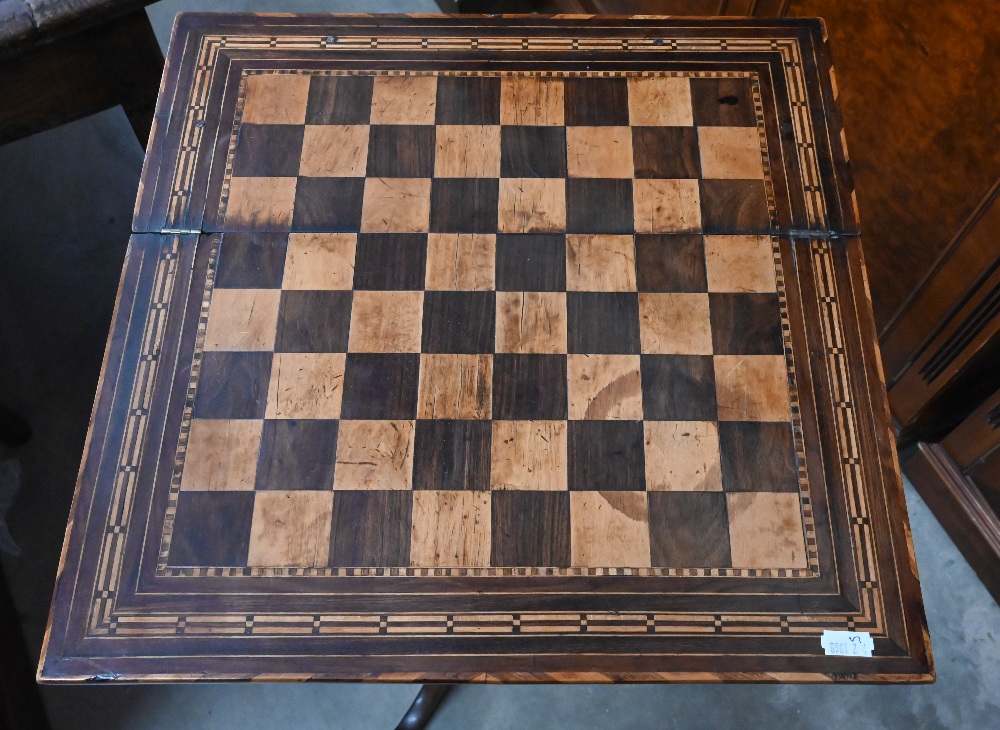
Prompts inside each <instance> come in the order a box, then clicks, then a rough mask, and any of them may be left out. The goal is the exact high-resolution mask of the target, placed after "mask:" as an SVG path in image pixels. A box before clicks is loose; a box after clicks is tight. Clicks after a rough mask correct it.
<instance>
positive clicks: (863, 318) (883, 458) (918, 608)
mask: <svg viewBox="0 0 1000 730" xmlns="http://www.w3.org/2000/svg"><path fill="white" fill-rule="evenodd" d="M847 246H848V248H847V258H848V263H849V264H850V266H851V273H852V276H851V277H850V278H849V280H848V283H849V284H851V283H853V287H852V290H851V293H852V299H853V301H854V306H855V309H856V311H857V313H858V317H857V324H858V327H857V328H856V330H853V329H852V333H854V332H856V334H857V335H858V336H859V338H858V339H859V342H858V344H860V346H861V355H862V361H863V370H862V373H861V375H862V376H863V377H864V378H865V380H866V381H867V384H866V385H867V387H858V388H857V389H856V390H857V392H858V393H859V394H860V395H862V397H867V404H866V405H867V409H866V411H867V413H868V414H869V421H870V424H869V425H870V427H871V428H872V430H873V432H872V436H873V437H874V441H875V443H876V444H877V446H878V453H879V455H880V458H879V460H878V464H877V465H872V464H871V462H872V460H871V459H869V460H868V464H869V467H873V466H874V467H877V469H878V471H879V473H880V482H881V485H882V489H881V492H882V494H884V496H885V500H886V505H887V509H886V512H887V514H888V515H889V520H888V522H889V527H890V530H891V535H892V537H891V539H890V540H889V541H882V544H881V545H880V547H882V548H883V549H884V550H891V551H892V560H893V562H894V564H895V566H896V570H897V579H898V581H899V583H898V587H899V590H898V591H897V595H898V598H899V600H900V602H901V611H902V614H903V617H902V618H903V621H904V627H903V628H904V630H905V635H904V637H902V638H903V639H904V641H903V642H902V645H903V647H904V648H905V650H906V651H907V653H908V654H909V655H910V657H911V658H912V659H913V660H914V661H915V662H918V663H921V664H923V665H924V666H925V667H926V674H927V675H928V676H929V677H930V678H931V680H932V681H933V678H934V677H935V675H936V670H935V666H934V655H933V650H932V648H931V641H930V630H929V628H928V625H927V615H926V612H925V610H924V604H923V595H922V592H921V589H920V578H919V573H918V570H917V558H916V553H915V551H914V549H913V536H912V533H911V530H910V518H909V512H908V510H907V506H906V495H905V493H904V489H903V479H902V470H901V468H900V460H899V454H898V452H897V450H896V444H895V438H894V431H893V428H892V415H891V412H890V410H889V398H888V392H887V389H886V386H885V375H884V371H883V368H882V358H881V352H880V349H879V341H878V334H877V331H876V326H875V318H874V314H873V311H872V299H871V289H870V287H869V283H868V271H867V268H866V266H865V259H864V251H863V248H862V245H861V239H860V238H851V239H849V240H848V244H847ZM859 411H860V409H859ZM866 483H868V484H869V486H870V487H871V488H874V487H873V485H871V483H870V481H866ZM873 496H876V495H873ZM872 504H873V505H877V504H878V501H877V500H873V502H872ZM901 550H902V551H903V552H904V554H900V551H901ZM883 595H884V594H883Z"/></svg>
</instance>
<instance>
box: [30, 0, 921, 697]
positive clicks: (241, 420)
mask: <svg viewBox="0 0 1000 730" xmlns="http://www.w3.org/2000/svg"><path fill="white" fill-rule="evenodd" d="M837 93H838V92H837V87H836V81H835V76H834V73H833V68H832V66H831V65H830V61H829V52H828V49H827V48H826V41H825V38H824V36H823V29H822V25H821V24H819V23H817V22H814V21H799V20H796V21H778V22H773V23H772V22H770V21H768V22H763V21H761V22H753V23H745V22H742V21H722V20H719V21H709V20H699V21H680V20H669V19H668V20H665V19H662V18H612V17H599V16H595V17H587V18H542V17H535V16H530V17H529V16H524V17H503V18H500V17H479V18H470V17H468V16H462V17H446V16H440V17H431V16H427V17H389V16H363V17H362V16H357V17H353V16H264V17H258V16H242V15H198V14H195V15H187V16H182V17H181V18H180V20H179V21H178V25H177V27H176V29H175V34H174V40H173V42H172V45H171V50H170V52H169V53H168V60H167V67H166V71H165V76H164V85H163V90H162V93H161V96H160V106H159V109H158V112H157V122H156V127H155V129H154V133H153V135H152V137H151V142H150V148H149V150H148V152H147V159H146V166H145V169H144V173H143V179H142V184H141V186H140V191H139V196H138V200H137V205H136V212H135V218H134V221H133V228H134V230H135V234H134V235H133V237H132V240H131V243H130V247H129V253H128V256H127V257H126V261H125V265H124V271H123V278H122V285H121V290H120V292H119V297H118V303H117V306H116V310H115V315H114V321H113V323H112V327H111V334H110V338H109V346H108V355H107V359H106V362H105V367H104V371H103V374H102V380H101V385H100V388H99V392H98V397H97V400H96V405H95V411H94V416H93V421H92V424H91V432H90V436H89V440H88V448H87V452H86V454H85V456H84V460H83V465H82V467H81V474H80V481H79V485H78V491H77V497H76V502H75V506H74V512H73V515H72V517H71V527H70V529H69V531H68V534H67V542H66V547H65V554H64V559H63V566H64V567H63V570H62V571H61V573H60V578H59V584H58V585H57V587H56V593H55V598H54V602H53V612H52V618H51V624H50V626H51V630H50V635H49V641H48V645H47V648H46V651H45V655H44V658H43V661H42V668H41V670H40V672H41V675H40V676H41V677H42V678H43V679H52V680H61V679H73V680H76V679H85V678H89V677H93V676H102V677H103V676H107V673H108V672H113V673H114V675H113V676H115V677H117V678H128V679H137V680H139V679H141V680H173V681H176V680H188V679H191V680H200V679H236V678H285V679H291V678H303V677H309V678H325V679H350V680H359V679H383V680H387V679H394V680H404V681H414V680H417V679H436V680H440V681H522V682H523V681H587V682H592V681H608V680H611V681H663V680H678V679H680V680H699V681H703V680H718V681H747V680H754V679H759V678H762V677H767V678H769V679H777V680H783V681H831V680H837V681H841V680H868V681H925V680H927V679H929V678H931V677H932V675H933V668H932V666H931V664H930V659H929V654H928V644H927V640H926V627H925V626H924V623H923V617H922V612H921V605H920V593H919V584H918V582H917V578H916V574H915V572H914V569H913V560H912V552H911V546H910V542H909V535H908V527H907V522H906V509H905V503H904V501H903V495H902V484H901V481H900V478H899V474H898V470H897V468H896V462H895V455H894V452H893V451H892V448H891V444H892V436H891V430H890V428H889V424H888V420H887V411H886V408H885V392H884V386H883V379H882V374H881V371H880V369H879V365H878V351H877V344H876V343H877V339H876V335H875V329H874V324H873V320H872V316H871V310H870V302H869V301H868V298H867V283H866V279H865V270H864V262H863V257H862V252H861V245H860V239H859V238H858V230H857V216H856V210H855V206H854V194H853V186H852V184H851V179H850V171H849V168H848V166H847V150H846V146H845V144H844V141H843V140H844V134H843V130H842V127H841V124H840V120H839V116H838V114H837V111H836V98H837ZM826 630H835V631H856V632H863V633H867V634H868V635H870V636H871V637H872V640H873V642H874V646H875V656H874V657H872V658H861V657H844V656H827V655H826V654H825V650H824V648H823V643H822V641H821V637H822V635H823V632H824V631H826Z"/></svg>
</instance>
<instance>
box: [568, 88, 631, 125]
mask: <svg viewBox="0 0 1000 730" xmlns="http://www.w3.org/2000/svg"><path fill="white" fill-rule="evenodd" d="M563 88H564V91H563V94H564V99H565V104H566V106H565V109H566V112H565V119H566V126H568V127H614V126H619V127H624V126H628V123H629V116H628V81H627V80H625V79H586V78H568V79H566V80H565V81H563Z"/></svg>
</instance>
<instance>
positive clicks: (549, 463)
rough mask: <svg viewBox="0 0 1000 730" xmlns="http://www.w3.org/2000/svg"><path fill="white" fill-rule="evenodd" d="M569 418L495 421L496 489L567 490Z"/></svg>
mask: <svg viewBox="0 0 1000 730" xmlns="http://www.w3.org/2000/svg"><path fill="white" fill-rule="evenodd" d="M566 444H567V440H566V421H494V422H493V445H492V459H491V465H490V485H491V487H492V488H493V489H525V490H543V491H544V490H555V491H565V490H567V489H568V488H569V484H568V476H567V467H566V459H567V456H566V452H567V445H566Z"/></svg>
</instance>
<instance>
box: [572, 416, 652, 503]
mask: <svg viewBox="0 0 1000 730" xmlns="http://www.w3.org/2000/svg"><path fill="white" fill-rule="evenodd" d="M567 429H568V437H567V464H568V466H569V488H570V489H572V490H601V491H628V492H642V491H644V490H645V489H646V465H645V464H646V461H645V456H644V448H643V430H642V422H641V421H570V422H569V424H568V426H567Z"/></svg>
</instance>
